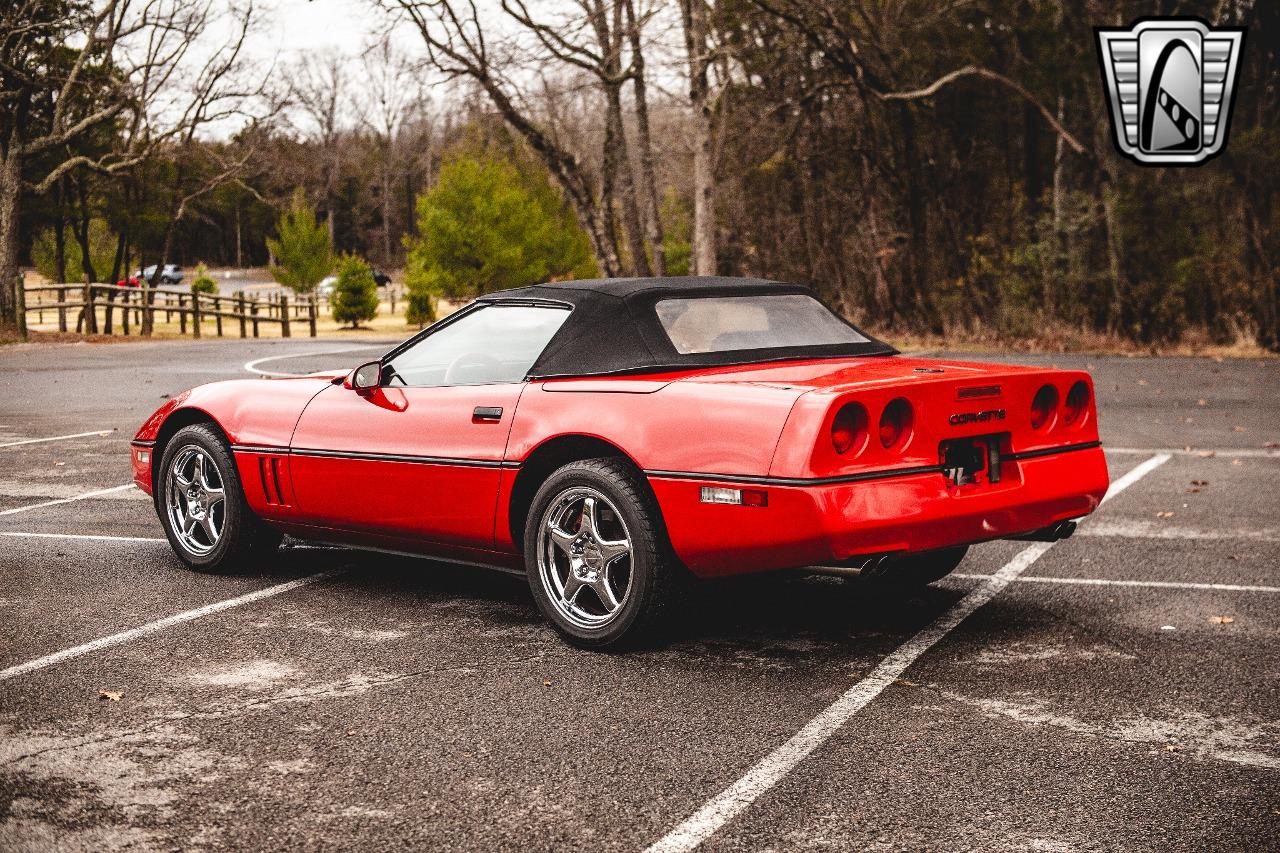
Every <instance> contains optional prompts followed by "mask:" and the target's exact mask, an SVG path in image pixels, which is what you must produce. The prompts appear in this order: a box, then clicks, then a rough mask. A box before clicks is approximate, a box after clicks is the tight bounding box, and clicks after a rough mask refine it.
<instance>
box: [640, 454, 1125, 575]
mask: <svg viewBox="0 0 1280 853" xmlns="http://www.w3.org/2000/svg"><path fill="white" fill-rule="evenodd" d="M1002 470H1003V471H1004V475H1003V477H1002V481H1001V482H1000V483H999V484H997V485H982V486H961V487H955V486H951V485H949V483H948V481H947V480H946V478H945V477H943V475H942V474H940V473H937V472H924V473H916V474H904V475H902V476H900V477H894V478H892V479H877V480H871V481H866V482H852V483H849V482H846V483H835V484H818V485H775V484H772V483H765V484H760V485H758V486H756V485H752V486H744V485H743V484H742V483H735V482H734V481H733V480H732V479H727V480H715V479H706V480H699V479H691V478H688V479H687V478H684V477H680V478H675V477H669V476H662V475H653V474H651V475H650V477H649V482H650V484H651V485H652V486H653V490H654V492H655V494H656V495H657V498H658V503H659V504H660V505H661V507H662V512H663V518H664V520H665V521H666V525H667V532H668V534H669V536H670V538H671V544H672V546H673V547H674V549H675V551H676V554H677V555H678V556H679V557H680V559H681V560H682V561H683V562H684V563H685V564H686V565H687V566H688V567H689V568H690V569H691V570H692V571H693V572H694V573H695V574H697V575H700V576H703V577H714V576H721V575H731V574H741V573H746V572H758V571H768V570H771V569H783V568H798V567H801V566H807V565H815V564H822V563H830V562H842V561H845V560H849V559H852V558H856V557H858V556H862V555H870V554H885V553H892V552H902V551H928V550H933V549H935V548H945V547H948V546H952V545H964V544H970V543H974V542H982V541H986V540H991V539H1002V538H1005V537H1009V536H1016V535H1019V534H1025V533H1030V532H1032V531H1036V530H1040V529H1041V528H1045V527H1048V526H1049V525H1051V524H1054V523H1055V522H1058V521H1062V520H1064V519H1071V518H1079V517H1081V516H1084V515H1088V514H1089V513H1091V512H1093V511H1094V510H1095V509H1096V508H1097V507H1098V504H1099V503H1101V502H1102V497H1103V495H1104V494H1106V491H1107V486H1108V485H1109V478H1108V474H1107V463H1106V459H1105V458H1104V456H1103V453H1102V450H1101V448H1098V447H1093V448H1090V449H1087V450H1077V451H1074V452H1070V453H1058V454H1053V455H1043V456H1036V457H1034V458H1024V459H1019V460H1017V461H1016V462H1010V463H1006V465H1005V466H1004V467H1003V469H1002ZM716 485H720V486H729V487H731V488H734V487H750V488H763V489H765V490H766V491H767V492H768V506H766V507H747V506H726V505H720V504H705V503H702V502H701V501H700V495H701V487H702V486H716Z"/></svg>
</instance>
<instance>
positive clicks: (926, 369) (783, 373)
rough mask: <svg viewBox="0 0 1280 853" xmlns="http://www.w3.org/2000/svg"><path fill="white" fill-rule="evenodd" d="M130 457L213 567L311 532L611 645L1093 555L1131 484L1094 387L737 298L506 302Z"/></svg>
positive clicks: (820, 309)
mask: <svg viewBox="0 0 1280 853" xmlns="http://www.w3.org/2000/svg"><path fill="white" fill-rule="evenodd" d="M132 454H133V471H134V478H135V479H136V481H137V483H138V485H139V486H141V487H142V488H143V489H144V490H145V491H146V492H148V493H149V494H151V495H153V497H154V501H155V506H156V510H157V512H158V514H159V516H160V520H161V522H162V523H163V525H164V528H165V531H166V533H167V535H168V538H169V541H170V542H171V543H172V545H173V549H174V551H175V552H176V553H177V554H178V556H179V557H180V558H181V559H182V560H184V561H185V562H186V563H188V564H189V565H191V566H193V567H196V568H201V569H208V570H216V569H220V568H224V567H230V566H234V565H236V564H237V563H240V562H242V561H243V560H245V559H246V558H249V557H254V556H259V555H262V554H265V553H269V552H270V551H272V550H274V549H275V548H276V546H277V545H278V543H279V542H280V539H281V536H282V535H283V534H286V533H287V534H290V535H293V536H296V537H301V538H304V539H311V540H323V541H328V542H336V543H343V544H347V545H354V546H360V547H366V548H373V549H382V550H387V551H393V552H399V553H412V554H421V555H429V556H431V557H435V558H438V559H444V560H452V561H459V562H465V563H475V564H480V565H487V566H496V567H499V568H506V569H511V570H516V571H519V572H524V573H526V574H527V576H528V579H529V584H530V586H531V587H532V590H533V594H534V596H535V598H536V599H537V602H538V605H539V606H540V607H541V609H542V611H543V613H544V614H545V615H546V617H547V618H548V619H549V620H550V621H551V623H552V624H553V625H554V626H555V627H556V628H557V629H558V630H559V631H560V632H561V633H562V634H563V635H565V636H566V637H567V638H568V639H570V640H571V641H573V642H576V643H578V644H581V645H585V646H595V647H600V646H606V645H610V644H613V643H616V642H619V641H621V640H623V639H624V638H626V639H634V638H635V637H637V636H639V635H641V634H642V633H644V632H647V631H648V630H650V629H652V628H654V627H655V626H657V625H659V624H660V623H661V621H662V616H663V613H664V611H665V610H666V608H667V606H668V605H669V604H671V603H672V602H673V601H674V600H675V599H676V598H678V597H679V595H680V590H681V588H682V587H683V585H684V583H685V582H686V581H687V579H689V578H690V577H713V576H719V575H729V574H735V573H743V572H761V571H768V570H773V569H792V568H802V567H808V566H815V565H821V566H826V567H829V568H835V569H837V570H839V569H840V568H844V569H847V570H849V571H850V572H851V573H852V572H854V570H860V573H861V574H862V575H863V576H865V577H867V578H877V579H879V580H880V581H881V582H884V583H898V584H906V585H910V584H922V583H928V582H930V581H932V580H936V579H938V578H940V577H942V576H943V575H945V574H947V573H948V572H950V571H952V570H953V569H954V568H955V567H956V565H957V564H958V563H959V562H960V560H961V559H962V558H963V556H964V553H965V550H966V547H967V546H968V545H969V544H971V543H974V542H982V541H984V540H991V539H999V538H1030V539H1044V540H1053V539H1059V538H1063V537H1065V536H1068V535H1070V534H1071V532H1072V530H1073V529H1074V523H1073V521H1072V520H1073V519H1077V518H1079V517H1081V516H1084V515H1087V514H1088V513H1090V512H1092V511H1093V510H1094V509H1095V508H1096V507H1097V506H1098V504H1099V502H1100V501H1101V499H1102V496H1103V494H1104V493H1105V491H1106V488H1107V485H1108V477H1107V468H1106V462H1105V461H1104V459H1103V454H1102V450H1101V448H1100V445H1099V442H1098V432H1097V416H1096V411H1095V407H1094V399H1093V387H1092V383H1091V381H1090V378H1089V376H1088V374H1086V373H1083V372H1078V371H1065V370H1045V369H1034V368H1026V367H1006V366H997V365H986V364H971V363H964V362H956V361H947V360H937V359H921V358H906V357H902V356H899V355H898V354H897V352H896V351H895V350H894V349H893V348H892V347H890V346H888V345H887V344H884V343H881V342H880V341H877V340H874V339H873V338H871V337H870V336H868V335H866V334H864V333H862V332H860V331H858V330H857V329H856V328H854V327H853V326H851V325H849V324H848V323H846V322H845V321H844V320H842V319H841V318H839V317H838V316H836V315H835V314H833V313H832V312H831V311H829V310H828V309H827V308H825V307H824V306H823V305H822V304H821V303H820V302H818V301H817V300H816V299H815V298H814V297H813V296H812V295H811V293H810V292H809V291H808V290H806V289H805V288H803V287H798V286H795V285H789V284H780V283H776V282H768V281H756V280H743V279H728V278H686V279H613V280H602V281H575V282H569V283H566V284H554V285H539V286H535V287H526V288H521V289H518V290H509V291H505V292H501V293H494V294H489V295H487V296H484V297H482V298H480V299H478V300H477V301H475V302H474V303H472V304H471V305H470V306H468V307H466V308H464V309H463V310H461V311H458V312H457V313H455V314H453V315H451V316H449V317H447V318H445V319H444V320H442V321H440V322H439V323H436V324H435V325H433V326H431V327H430V328H428V329H427V330H425V331H424V332H422V333H421V334H419V335H416V336H415V337H413V338H411V339H409V340H408V341H406V342H404V343H403V344H401V345H399V346H397V347H395V348H394V349H392V350H391V351H390V352H389V353H387V355H386V356H384V357H383V358H382V359H380V360H379V361H376V362H370V363H368V364H364V365H361V366H359V367H357V368H355V369H354V370H352V371H350V372H345V371H344V372H342V373H329V374H316V375H311V376H304V377H298V378H290V379H274V380H262V379H244V380H233V381H228V382H216V383H213V384H210V385H202V386H200V387H198V388H195V389H193V390H191V391H188V392H186V393H183V394H181V395H180V396H178V397H175V398H174V399H172V400H170V401H168V402H167V403H166V404H165V405H164V406H162V407H161V408H160V409H159V411H157V412H156V413H155V414H154V415H152V416H151V418H150V419H149V420H148V421H147V422H146V423H145V424H144V425H143V426H142V428H141V429H140V430H139V431H138V434H137V436H136V438H135V439H134V441H133V449H132Z"/></svg>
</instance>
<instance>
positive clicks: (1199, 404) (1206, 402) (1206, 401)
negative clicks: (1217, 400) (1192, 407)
mask: <svg viewBox="0 0 1280 853" xmlns="http://www.w3.org/2000/svg"><path fill="white" fill-rule="evenodd" d="M1196 405H1197V406H1207V405H1209V401H1208V400H1196Z"/></svg>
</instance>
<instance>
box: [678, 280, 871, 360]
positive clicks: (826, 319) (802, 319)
mask: <svg viewBox="0 0 1280 853" xmlns="http://www.w3.org/2000/svg"><path fill="white" fill-rule="evenodd" d="M655 309H656V310H657V312H658V321H659V322H660V323H662V328H663V330H664V331H665V332H666V333H667V337H669V338H670V339H671V344H672V346H674V347H675V348H676V352H679V353H681V354H682V355H688V354H690V353H705V352H732V351H734V350H755V349H774V348H777V347H803V346H827V345H836V344H860V343H866V342H867V341H868V340H869V339H868V338H867V337H866V336H865V335H862V334H860V333H859V332H858V331H857V330H856V329H854V328H853V327H852V326H850V325H848V324H847V323H845V322H843V321H841V320H840V319H839V318H838V317H836V316H835V315H834V314H832V313H831V312H830V311H828V310H827V309H826V307H825V306H824V305H823V304H822V303H820V302H818V300H816V299H814V298H813V297H811V296H805V295H804V294H799V293H785V294H773V295H767V296H766V295H760V296H755V295H753V296H715V297H705V296H704V297H700V298H679V299H663V300H661V301H659V302H658V303H657V305H656V306H655Z"/></svg>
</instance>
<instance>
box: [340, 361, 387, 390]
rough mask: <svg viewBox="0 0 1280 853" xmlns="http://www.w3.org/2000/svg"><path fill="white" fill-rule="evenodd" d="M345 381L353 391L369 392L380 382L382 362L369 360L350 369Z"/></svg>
mask: <svg viewBox="0 0 1280 853" xmlns="http://www.w3.org/2000/svg"><path fill="white" fill-rule="evenodd" d="M347 383H348V385H349V386H350V387H351V388H352V390H354V391H358V392H360V393H362V394H367V393H369V392H370V391H372V390H373V389H374V388H377V387H378V386H379V385H381V384H382V362H380V361H370V362H368V363H367V364H362V365H360V366H359V367H357V368H356V369H355V370H353V371H351V376H350V378H349V379H348V380H347Z"/></svg>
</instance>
